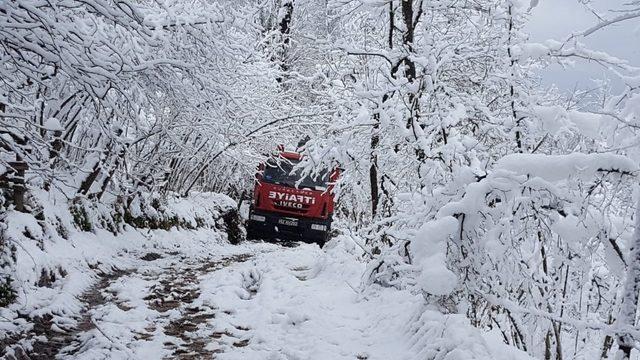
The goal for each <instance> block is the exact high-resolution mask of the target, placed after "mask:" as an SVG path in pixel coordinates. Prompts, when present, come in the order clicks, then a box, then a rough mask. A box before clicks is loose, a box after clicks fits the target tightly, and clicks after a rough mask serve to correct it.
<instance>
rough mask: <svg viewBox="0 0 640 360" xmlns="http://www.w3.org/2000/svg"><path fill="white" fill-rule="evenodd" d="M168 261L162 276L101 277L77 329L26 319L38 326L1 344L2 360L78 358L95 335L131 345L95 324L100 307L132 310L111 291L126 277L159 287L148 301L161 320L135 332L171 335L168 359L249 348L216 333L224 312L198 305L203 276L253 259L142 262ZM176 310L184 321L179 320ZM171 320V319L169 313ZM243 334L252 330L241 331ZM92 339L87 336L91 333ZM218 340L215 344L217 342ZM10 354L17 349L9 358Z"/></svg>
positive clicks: (126, 273)
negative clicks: (222, 347) (223, 347)
mask: <svg viewBox="0 0 640 360" xmlns="http://www.w3.org/2000/svg"><path fill="white" fill-rule="evenodd" d="M164 257H175V258H176V261H174V262H171V263H170V265H169V266H167V267H162V268H160V269H159V271H158V272H157V273H140V272H139V271H138V269H128V270H115V271H113V272H111V273H108V274H106V273H99V274H98V277H99V280H98V281H97V282H96V284H94V285H93V286H92V287H91V288H90V289H89V290H87V291H86V292H85V293H84V294H83V295H82V296H81V297H80V300H81V302H82V304H83V309H82V311H81V313H80V316H79V319H78V321H77V323H76V324H75V325H74V326H70V327H65V326H63V325H60V324H55V323H54V321H53V317H52V316H50V315H47V316H43V317H38V318H28V317H27V316H26V315H25V317H24V318H25V320H27V321H29V322H32V323H33V324H34V326H33V328H32V329H31V330H30V331H28V332H24V333H21V334H16V335H15V336H13V337H9V338H6V339H3V340H2V341H0V358H3V359H5V358H6V359H12V360H13V359H17V360H28V359H39V360H40V359H42V360H44V359H54V358H56V357H62V358H74V357H75V356H76V355H78V354H80V353H81V352H82V351H85V350H86V346H85V345H86V343H87V341H88V340H87V339H91V336H103V337H105V338H107V339H108V340H109V341H110V342H112V343H113V346H114V348H122V347H124V348H126V346H127V344H118V343H116V341H114V340H113V339H111V337H110V336H109V335H108V334H106V333H105V332H104V331H103V330H102V329H101V327H100V322H99V320H98V319H95V318H94V316H93V313H94V311H95V310H96V309H98V308H100V307H101V306H105V305H108V304H115V305H116V306H117V307H118V308H119V309H120V310H123V311H125V312H126V311H128V310H130V309H131V308H129V307H128V306H127V305H126V304H124V303H121V302H117V301H115V300H114V297H113V296H110V295H113V294H110V292H109V287H110V286H111V285H112V284H113V283H114V282H116V281H117V280H118V279H121V278H123V277H138V278H142V279H145V280H148V281H153V282H154V284H153V285H152V286H151V288H150V289H149V293H148V295H147V296H146V297H144V300H145V301H146V304H147V307H148V308H149V309H151V310H155V311H157V312H158V313H160V314H161V315H160V317H159V319H162V320H165V321H157V322H155V323H152V324H150V325H149V326H148V327H147V328H145V329H144V331H140V332H135V336H134V339H135V340H137V341H151V340H153V338H154V336H155V335H154V334H155V333H157V332H156V331H157V330H158V327H161V332H162V333H163V334H164V335H166V336H167V337H168V338H169V339H171V340H169V341H166V342H165V343H164V347H165V348H166V349H168V350H170V351H171V355H170V356H168V358H171V359H212V358H215V354H216V353H217V352H220V351H221V350H220V349H219V348H220V347H217V348H216V346H212V345H215V343H216V342H218V343H219V344H220V345H223V344H227V345H231V346H234V347H244V346H246V345H248V343H249V340H248V339H243V338H240V337H238V336H234V335H233V334H231V333H229V332H228V331H224V332H219V331H215V330H214V326H213V323H214V322H215V318H216V316H217V314H218V313H219V309H216V308H214V307H211V306H206V305H202V304H201V305H199V306H197V305H193V302H194V300H196V299H197V298H198V296H200V291H199V279H198V277H199V276H202V275H204V274H206V273H210V272H213V271H217V270H220V269H222V268H224V267H227V266H229V265H231V264H234V263H240V262H244V261H247V260H249V259H250V258H251V257H252V255H249V254H242V255H235V256H230V257H226V258H222V259H205V260H197V261H194V260H190V259H188V258H186V257H178V254H176V253H167V254H164V255H160V254H156V253H148V254H146V255H144V256H143V257H141V260H144V261H155V260H158V259H162V258H164ZM175 311H178V312H179V316H175ZM170 312H172V313H173V314H172V316H171V317H169V313H170ZM237 330H239V331H240V332H242V331H246V330H248V329H245V328H238V329H237ZM90 332H91V333H92V334H93V335H91V336H88V335H87V334H88V333H90ZM24 340H31V347H30V348H29V347H26V348H25V347H22V346H21V345H20V344H19V342H20V341H24ZM212 340H213V341H212ZM8 349H13V355H10V352H8V351H7V350H8Z"/></svg>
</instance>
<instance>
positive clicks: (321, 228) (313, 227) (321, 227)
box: [311, 224, 327, 231]
mask: <svg viewBox="0 0 640 360" xmlns="http://www.w3.org/2000/svg"><path fill="white" fill-rule="evenodd" d="M311 230H318V231H327V225H321V224H311Z"/></svg>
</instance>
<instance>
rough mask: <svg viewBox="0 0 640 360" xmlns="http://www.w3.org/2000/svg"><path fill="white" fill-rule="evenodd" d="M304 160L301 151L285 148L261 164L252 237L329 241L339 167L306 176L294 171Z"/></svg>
mask: <svg viewBox="0 0 640 360" xmlns="http://www.w3.org/2000/svg"><path fill="white" fill-rule="evenodd" d="M301 159H302V156H301V155H300V154H299V153H296V152H289V151H284V150H281V151H278V153H277V154H275V155H273V156H272V157H271V158H270V159H269V160H267V161H266V162H264V163H262V164H260V165H259V166H258V172H257V174H256V182H255V186H254V189H253V199H252V203H251V208H250V210H249V220H248V223H247V237H248V238H254V239H255V238H261V239H275V238H279V239H290V238H295V239H299V240H302V241H305V242H315V243H317V244H318V245H320V247H322V246H323V245H324V243H325V242H326V241H327V240H328V238H329V233H330V231H331V220H332V215H333V208H334V194H333V186H334V183H335V181H336V180H337V179H338V176H339V170H338V169H336V170H333V171H332V172H331V173H329V172H328V171H324V172H320V173H319V174H311V175H308V176H305V177H302V176H301V175H300V171H298V170H295V171H294V167H295V166H296V165H297V164H298V163H299V162H300V160H301Z"/></svg>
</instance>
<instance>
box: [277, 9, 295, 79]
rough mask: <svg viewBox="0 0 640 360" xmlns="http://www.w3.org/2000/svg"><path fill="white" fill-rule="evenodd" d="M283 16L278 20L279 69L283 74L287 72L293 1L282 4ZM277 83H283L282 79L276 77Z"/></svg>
mask: <svg viewBox="0 0 640 360" xmlns="http://www.w3.org/2000/svg"><path fill="white" fill-rule="evenodd" d="M282 8H283V12H284V16H283V17H282V19H280V24H279V27H280V36H281V37H282V49H281V54H280V59H278V60H279V61H280V69H281V70H282V72H283V73H286V72H287V71H289V64H287V59H286V57H287V50H288V49H289V46H290V44H291V38H290V36H289V34H290V33H291V18H292V16H293V0H284V1H283V3H282ZM276 80H277V81H278V82H282V81H283V77H281V76H278V78H277V79H276Z"/></svg>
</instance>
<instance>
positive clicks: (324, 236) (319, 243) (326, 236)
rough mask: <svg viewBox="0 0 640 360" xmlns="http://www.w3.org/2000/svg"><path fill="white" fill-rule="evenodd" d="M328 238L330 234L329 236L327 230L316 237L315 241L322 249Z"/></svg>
mask: <svg viewBox="0 0 640 360" xmlns="http://www.w3.org/2000/svg"><path fill="white" fill-rule="evenodd" d="M329 239H330V236H329V233H328V232H327V233H326V234H324V235H323V236H322V237H321V238H319V239H317V240H316V241H315V243H316V244H318V246H319V247H320V249H322V248H323V247H324V244H326V243H327V241H329Z"/></svg>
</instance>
